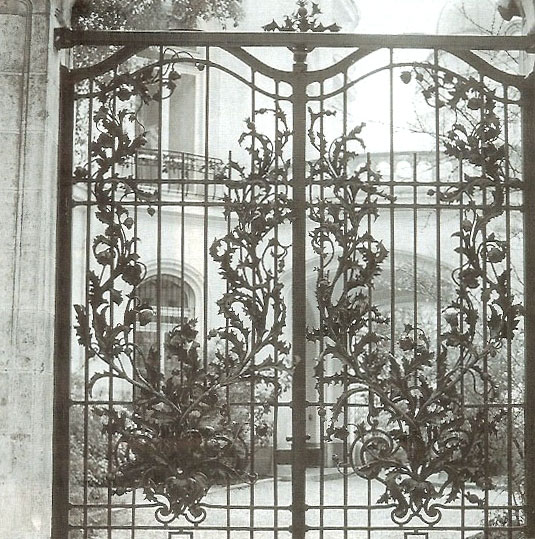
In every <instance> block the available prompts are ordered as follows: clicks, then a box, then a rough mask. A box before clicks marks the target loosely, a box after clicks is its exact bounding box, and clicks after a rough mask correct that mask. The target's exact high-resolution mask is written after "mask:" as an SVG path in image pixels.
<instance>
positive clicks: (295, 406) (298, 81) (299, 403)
mask: <svg viewBox="0 0 535 539" xmlns="http://www.w3.org/2000/svg"><path fill="white" fill-rule="evenodd" d="M307 53H308V51H307V50H306V49H305V48H301V49H294V66H293V73H294V76H293V84H292V87H293V94H292V105H293V125H292V129H293V153H292V163H293V164H292V181H293V183H292V195H293V224H292V350H293V357H294V368H295V370H294V375H293V384H292V537H293V539H304V537H305V533H306V528H307V527H306V523H305V513H306V503H305V494H306V438H307V436H306V398H307V396H306V371H307V365H306V262H305V260H306V159H305V151H306V132H307V130H306V105H307V98H306V86H307V83H306V71H307V65H306V57H307Z"/></svg>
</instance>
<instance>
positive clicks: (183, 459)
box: [74, 52, 291, 524]
mask: <svg viewBox="0 0 535 539" xmlns="http://www.w3.org/2000/svg"><path fill="white" fill-rule="evenodd" d="M177 62H178V56H177V55H175V54H171V53H170V52H168V55H167V57H166V59H165V61H164V62H163V64H164V66H163V68H162V62H160V63H158V64H151V65H148V66H144V67H142V68H140V69H139V70H138V71H136V72H135V73H133V74H131V75H121V74H116V75H113V76H110V75H108V76H107V77H106V78H104V79H103V80H102V81H101V82H100V83H97V82H95V83H94V88H93V90H91V91H89V92H88V91H87V88H85V89H84V88H82V91H81V92H80V93H79V94H78V98H84V97H85V98H89V99H93V100H94V102H95V103H97V104H98V106H97V107H96V113H95V115H94V122H95V126H96V132H98V135H97V136H96V137H95V138H94V140H93V141H92V142H91V147H90V162H89V163H87V165H86V166H85V167H79V168H77V169H76V171H75V172H74V179H75V180H76V181H82V182H84V183H86V184H89V186H90V187H88V188H89V189H91V191H92V192H91V196H92V197H93V198H94V200H95V205H96V212H95V217H96V220H97V222H98V225H97V226H96V227H95V230H97V231H98V233H96V235H95V237H94V238H93V245H92V254H93V259H94V261H93V264H92V265H91V267H90V268H89V269H88V273H87V279H88V295H87V303H86V304H77V305H75V306H74V309H75V312H76V326H75V329H76V334H77V337H78V341H79V343H80V344H81V345H82V346H83V347H84V349H85V351H86V356H87V357H88V358H90V359H92V360H93V363H94V362H95V361H98V364H97V365H95V367H96V370H95V373H94V374H93V376H92V377H91V379H90V381H89V385H88V387H87V391H88V393H89V394H91V393H93V391H94V390H96V389H97V386H98V384H99V382H101V381H105V382H108V383H112V381H114V380H116V381H119V385H120V384H122V385H123V387H124V386H125V385H126V386H127V387H129V388H130V389H131V394H132V395H133V398H132V402H131V403H130V404H129V405H128V406H124V405H121V406H119V405H115V406H110V407H105V408H98V409H97V410H96V412H95V413H96V414H97V415H99V416H100V418H101V420H102V424H103V426H102V429H103V432H104V434H106V435H107V436H108V437H109V440H110V444H111V446H112V448H113V449H112V451H111V457H110V458H111V462H110V463H109V470H110V473H109V474H108V482H107V484H106V485H103V486H108V487H109V488H111V489H112V491H114V493H115V494H117V495H123V494H125V493H127V492H132V491H134V490H136V489H141V490H142V491H143V492H144V495H145V497H146V499H147V500H148V501H150V502H151V503H153V504H154V506H155V507H156V509H155V514H156V518H157V519H158V520H159V521H160V522H162V523H164V524H165V523H169V522H171V521H173V520H175V519H177V518H178V517H185V518H186V519H188V520H189V521H191V522H194V523H199V522H201V521H202V520H204V518H205V517H206V510H205V508H204V507H203V505H202V500H203V498H204V497H205V496H206V494H207V493H208V491H209V490H210V488H212V487H213V486H214V485H216V484H223V485H225V484H228V483H229V482H236V481H240V482H251V481H254V480H255V476H254V475H252V474H250V473H249V472H248V467H249V464H250V459H249V456H250V451H251V444H253V445H254V443H255V442H256V441H257V440H258V438H259V437H265V436H266V435H268V434H269V428H267V427H266V423H265V414H266V413H268V412H269V409H270V405H271V403H272V402H273V401H274V400H276V398H277V397H278V395H279V394H280V393H281V392H282V391H283V389H284V381H285V380H287V379H288V377H289V376H290V373H291V371H290V369H289V368H288V366H287V365H288V361H289V360H288V354H289V345H288V344H287V342H286V341H285V339H284V336H283V330H284V327H285V326H286V306H285V303H284V299H283V285H282V284H281V283H280V282H279V280H278V279H277V277H276V275H277V274H278V273H281V272H283V271H284V270H285V261H286V256H287V253H288V247H287V246H284V245H283V244H281V243H280V242H279V241H278V239H277V235H276V234H275V233H274V230H275V229H276V228H277V227H278V226H279V225H282V224H284V223H286V222H288V221H289V220H290V216H291V210H290V204H289V202H288V198H287V196H286V195H285V189H287V174H288V170H289V162H288V161H285V160H284V159H283V155H282V152H283V149H284V147H285V145H286V144H287V143H288V141H289V140H290V131H289V129H288V126H287V122H286V118H285V116H284V114H283V113H282V112H281V111H280V110H273V111H267V110H265V109H264V110H261V111H258V114H269V113H272V114H274V115H275V116H276V117H277V120H278V122H279V125H281V126H283V127H282V128H281V129H279V130H278V131H277V134H276V140H275V141H271V140H270V139H269V138H268V137H266V136H265V135H263V134H262V133H260V132H259V131H257V129H256V125H255V123H254V121H253V120H248V121H247V129H246V131H245V132H244V134H243V135H242V137H241V138H240V143H243V144H244V145H246V150H247V151H248V152H249V153H250V154H251V162H252V165H251V166H252V168H251V170H247V169H246V168H245V167H242V166H240V165H239V164H237V163H234V162H232V163H230V164H229V165H228V167H226V169H225V170H220V171H219V173H218V180H219V181H220V183H221V184H222V185H223V186H224V188H225V190H226V195H225V198H224V202H225V216H226V217H227V219H228V222H229V223H233V224H232V226H230V225H229V228H228V231H227V234H226V235H225V236H224V237H222V238H218V239H216V240H214V242H213V245H212V247H211V249H210V252H211V254H212V257H213V259H214V260H215V261H216V263H218V264H219V270H220V274H221V276H222V278H223V279H224V280H225V281H226V283H227V292H226V293H225V294H224V296H223V297H222V298H221V299H220V300H219V301H218V303H217V305H218V306H219V310H220V311H219V312H220V314H221V315H223V317H224V319H225V324H224V326H223V327H220V328H215V329H213V330H212V331H210V333H209V335H208V338H209V339H212V340H213V342H215V352H214V357H213V358H211V359H210V361H208V363H207V364H205V363H204V362H203V360H202V357H201V355H200V354H199V350H200V344H199V342H198V339H197V330H196V329H195V321H194V320H190V319H187V318H184V317H183V320H182V321H181V323H180V324H178V325H177V326H176V327H174V328H173V329H172V330H171V331H170V332H168V333H167V334H166V336H165V340H166V341H165V354H166V361H165V364H166V365H172V368H171V369H170V372H166V373H162V371H161V368H160V365H161V364H162V362H161V358H160V355H161V352H160V351H159V347H158V346H157V344H156V343H154V344H153V345H152V346H149V347H147V346H141V345H140V344H139V342H136V338H135V334H136V329H139V328H140V327H143V326H147V325H148V324H150V323H153V322H154V320H155V317H156V313H155V312H154V310H153V307H151V306H150V305H147V304H144V303H142V302H141V300H140V298H139V297H138V295H137V294H138V292H137V291H138V287H139V286H140V285H141V284H142V283H143V282H144V280H145V278H146V275H147V270H146V266H145V264H144V263H143V261H142V260H141V259H140V256H139V254H138V253H137V248H136V246H137V243H138V242H139V241H140V238H139V237H138V236H137V235H136V234H137V232H136V230H137V229H136V226H135V222H134V218H135V214H134V216H132V215H131V207H132V203H135V207H136V212H137V211H141V209H140V208H142V207H143V206H145V207H146V211H147V213H148V215H149V216H151V217H152V216H153V215H155V213H156V210H155V206H157V203H158V201H157V197H156V194H155V193H154V192H151V191H150V190H147V189H143V188H142V187H141V185H140V183H139V181H138V179H137V178H135V177H133V176H132V175H128V174H122V173H121V171H122V170H124V168H122V166H123V165H125V164H127V163H128V162H129V161H130V160H134V159H135V156H136V153H137V151H138V150H139V149H140V148H142V147H143V146H144V145H145V143H146V135H147V133H146V132H145V130H144V129H143V126H142V125H141V123H140V122H139V120H138V116H137V114H138V112H139V108H140V107H141V106H142V104H145V105H146V104H148V103H150V102H153V101H156V102H158V101H160V100H162V99H166V98H167V97H169V96H170V95H171V94H172V93H173V91H174V89H175V88H176V87H177V85H178V84H179V83H180V74H179V73H178V71H177V70H176V69H175V67H176V63H177ZM135 133H137V134H135ZM231 172H232V173H233V175H234V178H233V179H230V175H231ZM138 208H139V209H138ZM234 223H235V224H234ZM251 328H254V331H251ZM203 340H205V339H203ZM147 348H148V349H147ZM258 357H261V358H262V360H261V361H258V360H257V358H258ZM285 377H286V378H285ZM244 384H245V387H247V388H248V390H249V389H250V388H252V387H254V388H255V390H256V388H257V387H259V386H262V388H263V393H262V395H263V396H257V395H256V393H255V397H256V398H257V399H258V400H257V402H259V403H260V404H263V407H259V409H260V412H255V413H254V414H250V413H249V412H246V413H245V416H244V415H243V414H241V415H240V414H239V413H236V409H235V407H234V408H232V406H231V400H232V395H233V391H234V390H239V388H243V387H244ZM266 388H267V389H266ZM242 411H243V410H242ZM245 440H247V442H246V441H245Z"/></svg>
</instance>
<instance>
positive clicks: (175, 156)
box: [127, 149, 223, 200]
mask: <svg viewBox="0 0 535 539" xmlns="http://www.w3.org/2000/svg"><path fill="white" fill-rule="evenodd" d="M127 167H128V168H129V170H128V174H132V176H134V177H135V178H137V179H138V180H139V181H140V182H141V185H142V186H143V188H144V189H145V190H147V191H154V192H156V190H157V188H158V183H159V182H160V180H161V192H162V195H165V196H168V195H171V196H178V197H182V196H183V197H185V198H191V197H199V198H206V197H207V198H208V199H209V200H213V199H219V198H221V197H222V196H223V187H222V186H221V185H217V183H216V177H217V173H218V171H220V170H221V169H222V168H223V161H222V160H221V159H218V158H215V157H208V158H207V157H206V156H204V155H198V154H194V153H189V152H177V151H164V152H162V153H161V159H160V154H159V152H158V150H153V149H142V150H139V151H138V152H137V153H136V156H135V158H134V161H133V162H131V163H129V164H128V165H127ZM144 181H146V182H147V183H144Z"/></svg>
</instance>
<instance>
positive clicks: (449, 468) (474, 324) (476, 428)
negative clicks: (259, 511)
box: [308, 66, 523, 525]
mask: <svg viewBox="0 0 535 539" xmlns="http://www.w3.org/2000/svg"><path fill="white" fill-rule="evenodd" d="M436 69H437V68H435V67H433V66H430V67H429V68H426V69H417V70H415V71H414V73H409V72H404V73H403V74H402V81H403V82H404V83H406V84H408V83H409V82H410V81H411V79H412V78H413V76H414V80H416V81H417V82H418V84H419V86H420V88H421V91H422V94H423V97H424V99H425V100H426V101H427V102H428V104H429V105H431V106H433V107H435V106H438V107H441V108H442V107H446V108H449V109H450V110H451V111H452V114H453V115H454V117H455V123H454V124H453V125H452V126H451V127H450V128H449V129H448V131H447V133H445V135H444V137H443V140H442V144H443V148H444V152H445V154H446V155H448V156H450V157H451V158H453V159H455V160H457V161H460V160H463V161H465V162H467V163H469V164H470V166H471V169H472V170H473V171H472V172H471V173H470V174H468V173H464V174H463V177H462V178H461V179H460V180H459V181H458V182H448V183H447V184H446V187H445V188H444V189H441V190H439V191H438V192H436V191H435V190H430V191H429V192H428V196H430V197H434V198H438V200H439V201H440V203H441V204H444V205H449V204H452V205H453V204H459V202H460V201H463V209H462V213H463V216H462V219H461V221H462V222H461V224H460V229H459V230H458V231H456V232H454V233H453V234H452V237H454V238H457V242H458V247H456V249H455V251H456V253H457V255H461V257H460V260H461V261H462V262H460V265H459V267H457V268H456V269H455V270H454V271H453V273H452V281H453V285H454V293H453V294H452V295H453V297H452V298H451V301H450V302H449V304H447V306H446V307H445V308H444V309H443V311H442V319H443V322H442V323H443V326H442V332H441V335H440V341H439V342H440V346H439V348H438V349H433V347H432V346H431V342H432V339H431V338H430V337H429V335H427V332H426V331H425V329H424V328H421V327H415V326H414V325H413V324H406V325H405V329H404V331H403V332H402V334H401V335H400V336H399V338H398V340H397V343H395V344H394V346H392V344H391V343H390V340H389V338H388V337H386V335H388V334H390V324H391V323H392V322H391V320H390V319H389V318H388V317H386V316H384V315H383V314H382V313H381V310H380V309H379V307H378V306H377V305H374V304H373V301H372V293H371V291H372V290H373V289H374V286H375V284H376V280H377V277H378V276H379V275H380V274H381V272H382V266H383V264H384V262H385V261H386V260H387V258H388V255H389V253H388V251H387V249H386V248H385V246H384V245H383V243H382V241H381V240H379V239H377V238H376V237H374V236H373V235H372V233H371V230H370V225H369V223H371V222H373V221H374V220H375V219H376V218H377V216H378V211H379V204H380V203H383V204H384V203H387V202H389V201H391V200H392V199H391V198H390V195H389V194H388V187H386V186H383V184H382V178H381V175H380V174H378V173H377V172H375V171H374V170H373V167H372V164H371V163H370V162H366V163H365V164H363V165H358V166H357V165H354V164H353V163H354V162H355V157H356V156H357V154H358V152H359V151H364V141H363V139H362V136H361V133H362V131H363V127H364V126H363V125H361V126H357V127H356V128H354V129H353V130H352V131H350V132H349V133H348V134H347V135H345V136H342V137H339V138H338V139H335V140H334V141H332V142H330V143H329V141H328V140H327V139H326V138H325V136H324V135H323V133H322V130H321V129H316V124H321V119H322V118H323V117H324V116H326V115H332V114H334V113H333V112H331V111H328V110H323V111H321V112H314V111H312V110H309V114H310V116H311V122H310V123H311V127H310V130H309V140H310V142H311V144H312V146H313V147H314V148H315V149H316V151H317V153H318V155H319V158H318V159H317V160H316V161H315V162H313V163H312V164H311V179H312V181H315V182H318V183H320V184H321V185H323V191H324V193H325V194H324V196H322V197H321V198H318V199H317V200H314V201H312V203H311V205H310V213H309V216H310V219H311V220H312V221H313V222H315V223H316V228H315V229H314V230H313V231H312V233H311V236H312V246H313V248H314V250H315V252H316V253H317V254H318V256H319V258H320V262H321V263H320V264H319V265H318V267H317V268H316V271H317V280H316V298H317V305H318V309H319V313H320V323H319V325H318V326H317V327H316V328H314V329H312V330H311V331H309V335H308V339H309V340H310V341H312V342H315V343H318V344H321V345H322V350H323V351H322V353H321V354H320V356H319V358H318V363H317V366H316V370H315V374H316V378H317V380H318V385H321V384H325V385H333V386H339V387H340V388H341V389H340V396H339V397H338V399H337V402H336V404H335V405H334V406H333V407H332V409H331V416H330V420H329V421H330V422H329V423H328V424H329V427H328V428H327V431H326V438H327V439H328V440H330V439H334V438H336V439H339V440H342V441H345V442H346V444H347V447H348V451H347V453H346V454H345V455H343V456H341V457H339V458H338V459H337V461H336V462H337V464H338V467H339V469H340V471H342V472H343V473H344V474H347V473H356V474H358V475H360V476H361V477H364V478H366V479H368V480H373V481H378V482H380V483H382V484H383V486H384V488H385V490H384V493H383V494H382V495H381V496H380V497H379V499H378V500H377V501H378V503H384V504H393V506H394V509H393V511H392V519H393V520H394V521H395V522H396V523H398V524H400V525H404V524H406V523H408V522H409V521H410V520H411V519H412V518H415V517H417V518H419V519H420V520H422V521H423V522H425V523H426V524H428V525H434V524H437V523H438V522H439V521H440V519H441V517H442V512H441V507H442V506H443V503H444V502H446V503H448V502H453V501H455V500H458V499H459V498H460V497H461V496H463V497H465V499H466V500H467V502H468V503H476V504H478V503H482V501H481V499H480V498H479V496H478V495H476V494H475V493H473V492H470V490H469V489H468V488H467V486H466V485H467V483H474V484H475V485H476V486H477V487H478V488H479V489H482V490H483V491H485V490H489V489H491V488H493V487H494V485H493V483H492V481H491V478H490V477H489V474H488V472H486V466H487V464H485V463H486V460H487V457H486V456H485V455H486V451H488V449H486V445H487V444H489V443H491V441H492V440H493V439H496V438H497V436H498V433H499V431H500V428H501V427H500V425H502V428H503V421H504V420H505V419H504V415H505V412H503V411H499V410H495V411H493V410H491V409H490V410H489V409H488V408H486V406H485V402H486V399H488V400H492V399H495V398H496V396H497V391H498V385H497V383H496V380H494V378H493V376H492V374H491V372H489V368H488V365H489V362H490V361H491V360H492V359H493V358H495V360H498V358H499V357H500V353H502V351H503V350H504V348H505V347H506V346H505V345H506V343H507V342H508V341H510V340H511V339H512V338H513V337H514V335H515V332H517V331H518V329H519V324H520V321H521V318H522V315H523V308H522V305H521V304H520V303H519V302H518V301H517V300H516V298H515V296H514V295H513V294H512V293H511V270H510V268H508V267H507V264H506V260H507V259H508V258H509V257H510V254H509V249H510V246H509V244H508V243H507V241H505V240H504V239H502V238H500V237H499V235H498V233H497V232H490V231H489V228H490V227H489V225H490V224H491V223H492V222H493V221H494V220H496V219H499V218H500V217H501V216H502V215H503V214H504V212H505V201H506V189H507V188H508V187H507V184H509V185H510V186H511V188H519V187H520V183H519V182H518V181H516V180H514V179H513V180H509V179H508V177H507V173H506V168H507V163H506V159H507V152H506V149H505V147H504V143H503V141H502V140H501V131H502V127H501V120H500V118H499V115H498V114H497V112H496V98H495V94H494V91H493V90H491V89H489V88H487V87H486V86H485V85H484V83H483V82H481V81H479V80H475V79H472V78H465V77H461V76H453V75H452V74H451V72H446V73H445V74H444V73H442V74H439V73H437V72H436ZM437 77H439V78H442V79H444V80H443V84H441V85H440V86H439V88H440V89H437V83H436V79H437ZM437 92H438V94H437ZM483 197H486V199H485V198H483ZM482 199H483V200H487V201H486V203H485V204H483V205H482V204H481V203H478V201H480V200H482ZM483 305H484V306H485V307H486V308H482V306H483ZM482 313H484V315H482ZM326 372H327V373H329V374H325V373H326ZM466 380H468V382H466V387H465V389H464V391H465V393H463V390H462V389H461V386H462V385H463V381H466ZM466 392H468V396H467V394H466ZM467 398H468V399H469V400H470V401H471V402H476V403H479V405H477V406H472V407H467V406H465V402H466V399H467ZM355 399H356V400H357V401H358V399H361V401H362V402H366V403H367V412H363V415H362V417H360V419H357V420H355V423H354V424H347V422H345V421H344V420H343V419H344V410H345V409H346V408H345V407H346V406H347V405H348V403H349V402H355ZM361 401H358V402H361ZM320 415H321V416H322V417H326V416H327V410H326V409H323V410H320Z"/></svg>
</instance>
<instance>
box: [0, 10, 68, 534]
mask: <svg viewBox="0 0 535 539" xmlns="http://www.w3.org/2000/svg"><path fill="white" fill-rule="evenodd" d="M58 1H59V2H61V0H58ZM56 7H60V8H61V6H58V4H57V3H56V4H54V1H53V0H52V1H49V0H0V96H1V99H0V119H1V120H0V131H1V144H0V166H1V173H0V230H1V236H2V255H1V256H0V537H3V538H6V539H49V538H50V519H51V485H52V477H51V469H52V394H53V348H54V333H53V322H54V293H55V290H54V279H55V227H56V210H55V208H56V183H57V174H56V168H57V167H56V162H57V132H58V125H57V124H58V110H59V109H58V106H59V105H58V103H59V102H58V81H59V55H58V53H57V52H56V51H55V50H54V47H53V27H54V25H55V24H57V20H56V18H55V17H54V11H55V8H56Z"/></svg>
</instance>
